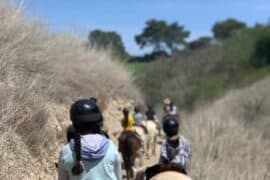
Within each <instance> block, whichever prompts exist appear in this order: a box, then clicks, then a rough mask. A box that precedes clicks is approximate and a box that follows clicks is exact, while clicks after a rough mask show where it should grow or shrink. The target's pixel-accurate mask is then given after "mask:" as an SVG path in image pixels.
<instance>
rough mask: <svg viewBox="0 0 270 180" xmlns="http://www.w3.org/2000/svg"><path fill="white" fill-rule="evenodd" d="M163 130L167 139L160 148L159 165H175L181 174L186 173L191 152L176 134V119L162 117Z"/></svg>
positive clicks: (186, 141)
mask: <svg viewBox="0 0 270 180" xmlns="http://www.w3.org/2000/svg"><path fill="white" fill-rule="evenodd" d="M163 130H164V132H165V134H166V136H167V138H166V141H165V142H164V143H163V145H162V147H161V154H160V161H159V162H160V164H173V165H176V166H177V167H179V169H181V170H182V172H183V173H186V168H187V164H188V161H189V158H190V155H191V150H190V146H189V142H188V140H187V139H186V138H185V137H183V136H180V135H179V134H178V131H179V124H178V121H177V119H176V118H175V117H174V116H166V117H164V119H163Z"/></svg>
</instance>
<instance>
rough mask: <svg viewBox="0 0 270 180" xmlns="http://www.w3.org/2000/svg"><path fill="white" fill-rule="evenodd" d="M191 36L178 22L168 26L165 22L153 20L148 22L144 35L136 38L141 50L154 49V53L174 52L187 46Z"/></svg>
mask: <svg viewBox="0 0 270 180" xmlns="http://www.w3.org/2000/svg"><path fill="white" fill-rule="evenodd" d="M189 34H190V32H189V31H187V30H185V29H184V26H180V25H179V24H178V23H177V22H173V23H171V24H168V23H167V22H166V21H163V20H156V19H151V20H148V21H147V22H146V26H145V27H144V29H143V31H142V33H141V34H138V35H136V36H135V41H136V43H137V44H138V45H139V46H140V47H141V48H145V47H153V51H154V52H162V51H168V50H169V51H170V52H173V51H175V50H179V49H180V48H181V46H185V44H186V38H187V37H188V36H189Z"/></svg>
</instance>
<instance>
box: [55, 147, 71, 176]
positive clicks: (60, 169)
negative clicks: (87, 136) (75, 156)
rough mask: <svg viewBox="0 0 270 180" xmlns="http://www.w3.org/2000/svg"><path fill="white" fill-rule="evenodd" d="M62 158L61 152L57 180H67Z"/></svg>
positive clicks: (61, 153)
mask: <svg viewBox="0 0 270 180" xmlns="http://www.w3.org/2000/svg"><path fill="white" fill-rule="evenodd" d="M62 156H63V151H61V152H60V155H59V158H58V168H57V171H58V180H69V175H68V171H67V170H66V169H65V168H64V165H63V162H62Z"/></svg>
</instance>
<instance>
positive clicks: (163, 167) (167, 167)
mask: <svg viewBox="0 0 270 180" xmlns="http://www.w3.org/2000/svg"><path fill="white" fill-rule="evenodd" d="M168 171H170V172H176V173H179V174H186V173H187V172H186V170H185V169H183V168H181V167H180V166H178V165H176V164H156V165H153V166H150V167H148V168H146V170H145V176H146V179H151V178H152V177H154V176H156V175H157V174H161V173H163V172H168Z"/></svg>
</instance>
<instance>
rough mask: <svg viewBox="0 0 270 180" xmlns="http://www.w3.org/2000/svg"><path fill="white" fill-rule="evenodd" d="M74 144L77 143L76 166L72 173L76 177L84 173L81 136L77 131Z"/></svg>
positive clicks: (75, 145) (75, 149)
mask: <svg viewBox="0 0 270 180" xmlns="http://www.w3.org/2000/svg"><path fill="white" fill-rule="evenodd" d="M74 142H75V144H74V151H75V155H76V162H75V165H74V166H73V167H72V170H71V172H72V173H73V174H74V175H80V174H81V173H82V172H83V167H82V165H81V136H80V134H79V133H78V131H76V133H75V137H74Z"/></svg>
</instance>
